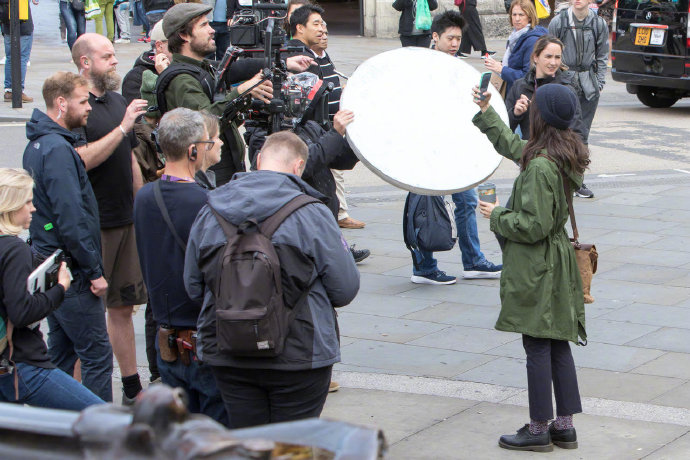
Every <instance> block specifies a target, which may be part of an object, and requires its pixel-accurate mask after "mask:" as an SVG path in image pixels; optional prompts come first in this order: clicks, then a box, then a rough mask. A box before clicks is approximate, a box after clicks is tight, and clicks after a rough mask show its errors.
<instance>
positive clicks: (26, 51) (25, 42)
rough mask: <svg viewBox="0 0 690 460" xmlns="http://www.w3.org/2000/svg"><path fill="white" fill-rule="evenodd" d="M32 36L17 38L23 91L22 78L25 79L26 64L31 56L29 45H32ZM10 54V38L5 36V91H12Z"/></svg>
mask: <svg viewBox="0 0 690 460" xmlns="http://www.w3.org/2000/svg"><path fill="white" fill-rule="evenodd" d="M33 41H34V36H33V35H22V36H21V37H19V44H20V49H21V68H22V89H24V77H26V63H27V62H29V57H30V56H31V45H32V44H33ZM11 52H12V43H11V41H10V36H9V35H5V56H7V58H6V59H5V89H12V59H11V58H10V56H11V54H10V53H11Z"/></svg>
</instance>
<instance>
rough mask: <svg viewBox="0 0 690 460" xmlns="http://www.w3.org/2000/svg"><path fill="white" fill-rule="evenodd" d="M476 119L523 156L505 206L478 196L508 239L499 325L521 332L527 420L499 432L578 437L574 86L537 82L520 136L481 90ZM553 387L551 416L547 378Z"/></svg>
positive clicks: (579, 162)
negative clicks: (572, 221) (571, 203)
mask: <svg viewBox="0 0 690 460" xmlns="http://www.w3.org/2000/svg"><path fill="white" fill-rule="evenodd" d="M473 93H474V101H475V103H476V104H477V105H479V108H480V109H481V111H480V112H479V113H478V114H477V115H475V117H474V118H473V120H472V121H473V123H474V124H475V126H477V127H478V128H479V129H480V130H481V131H482V132H483V133H484V134H486V136H487V138H488V139H489V140H490V141H491V142H492V143H493V145H494V147H495V149H496V151H497V152H498V153H500V154H501V155H503V156H505V157H506V158H509V159H511V160H513V161H516V162H518V163H519V165H520V175H519V176H518V177H517V179H516V180H515V184H514V185H513V192H512V195H511V198H510V202H511V203H512V204H511V206H510V209H509V208H505V207H502V206H500V205H499V203H498V202H496V203H489V202H484V201H480V202H479V207H480V212H481V214H482V215H483V216H484V217H486V218H488V219H490V228H491V230H492V231H493V232H495V233H497V234H499V235H501V236H502V237H504V238H505V239H506V242H505V247H504V248H503V273H502V274H501V290H500V295H501V312H500V314H499V316H498V320H497V322H496V326H495V327H496V329H498V330H501V331H508V332H518V333H520V334H522V344H523V347H524V349H525V353H526V355H527V391H528V396H529V413H530V423H529V424H526V425H525V426H523V427H522V428H520V429H519V430H518V432H517V434H514V435H504V436H501V438H500V440H499V445H500V446H501V447H503V448H505V449H513V450H530V451H537V452H549V451H551V450H553V444H556V445H557V446H559V447H562V448H566V449H574V448H576V447H577V435H576V432H575V428H574V427H573V414H577V413H580V412H582V406H581V402H580V393H579V390H578V385H577V375H576V371H575V363H574V361H573V356H572V354H571V351H570V346H569V344H568V342H574V343H576V344H578V343H580V342H579V341H580V339H581V340H582V341H583V342H584V344H586V342H587V334H586V332H585V309H584V296H583V292H582V279H581V278H580V272H579V270H578V267H577V263H576V261H575V252H574V250H573V247H572V245H571V244H570V240H569V239H568V233H567V231H566V229H565V224H566V222H567V221H568V216H569V212H568V201H567V199H566V189H567V188H568V187H569V188H570V190H576V189H577V187H579V186H580V185H581V184H582V179H583V174H584V171H585V168H586V167H587V165H588V164H589V150H588V149H587V147H586V146H585V145H584V144H583V142H582V139H581V138H580V136H579V135H577V134H576V133H575V132H573V131H572V129H571V126H572V123H573V121H574V118H575V113H576V107H577V96H575V93H573V92H572V91H571V90H570V89H568V88H567V87H565V86H563V85H559V84H553V83H551V84H547V85H544V86H541V87H539V88H538V89H537V90H536V92H535V96H534V102H533V103H532V104H531V107H530V114H529V116H530V139H529V141H524V140H521V139H520V137H519V136H518V135H517V134H514V133H513V132H511V130H510V128H509V127H508V126H506V125H505V123H503V121H502V120H501V119H500V117H499V116H498V114H497V113H496V112H495V111H494V110H493V108H491V106H490V105H489V101H490V99H491V96H490V94H489V93H488V92H487V93H484V95H485V96H486V97H485V98H484V99H483V100H480V94H479V88H478V87H475V88H474V90H473ZM552 382H553V387H554V393H555V397H556V415H557V417H556V419H555V420H554V421H553V422H552V423H549V422H550V421H551V420H552V419H553V415H554V414H553V406H552V404H551V383H552Z"/></svg>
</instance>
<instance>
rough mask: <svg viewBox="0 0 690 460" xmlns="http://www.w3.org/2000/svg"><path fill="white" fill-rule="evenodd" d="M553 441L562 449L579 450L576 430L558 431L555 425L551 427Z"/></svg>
mask: <svg viewBox="0 0 690 460" xmlns="http://www.w3.org/2000/svg"><path fill="white" fill-rule="evenodd" d="M549 433H550V434H551V441H552V442H553V443H554V444H556V445H557V446H558V447H560V448H561V449H577V433H576V432H575V428H566V429H565V430H557V429H556V427H555V426H554V424H553V423H552V424H550V425H549Z"/></svg>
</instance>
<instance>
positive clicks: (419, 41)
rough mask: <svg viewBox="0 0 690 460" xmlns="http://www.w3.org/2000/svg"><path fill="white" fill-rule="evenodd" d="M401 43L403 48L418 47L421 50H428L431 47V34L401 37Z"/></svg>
mask: <svg viewBox="0 0 690 460" xmlns="http://www.w3.org/2000/svg"><path fill="white" fill-rule="evenodd" d="M400 43H402V46H418V47H420V48H428V47H429V46H431V34H425V35H401V36H400Z"/></svg>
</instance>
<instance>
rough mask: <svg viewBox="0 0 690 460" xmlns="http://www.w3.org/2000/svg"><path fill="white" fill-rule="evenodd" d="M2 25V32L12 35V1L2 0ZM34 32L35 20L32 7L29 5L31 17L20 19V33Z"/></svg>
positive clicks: (29, 33) (28, 33) (0, 2)
mask: <svg viewBox="0 0 690 460" xmlns="http://www.w3.org/2000/svg"><path fill="white" fill-rule="evenodd" d="M0 27H1V28H2V34H3V35H7V36H8V37H9V36H10V2H9V0H0ZM33 33H34V21H33V19H32V18H31V7H29V19H27V20H26V21H19V35H21V36H26V35H31V34H33Z"/></svg>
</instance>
